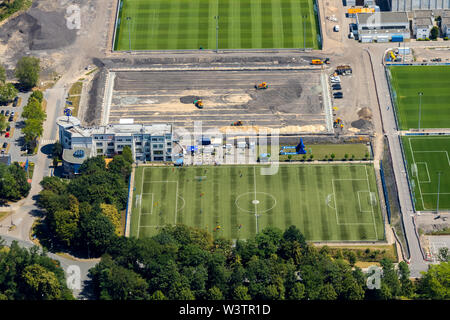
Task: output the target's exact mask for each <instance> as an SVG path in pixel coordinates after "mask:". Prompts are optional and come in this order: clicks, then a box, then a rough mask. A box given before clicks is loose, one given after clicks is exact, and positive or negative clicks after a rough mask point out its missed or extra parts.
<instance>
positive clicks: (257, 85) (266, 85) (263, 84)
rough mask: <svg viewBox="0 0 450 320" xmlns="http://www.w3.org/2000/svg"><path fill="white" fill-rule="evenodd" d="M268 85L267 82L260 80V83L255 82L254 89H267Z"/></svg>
mask: <svg viewBox="0 0 450 320" xmlns="http://www.w3.org/2000/svg"><path fill="white" fill-rule="evenodd" d="M268 87H269V85H268V84H267V82H262V83H260V84H256V85H255V89H256V90H259V89H267V88H268Z"/></svg>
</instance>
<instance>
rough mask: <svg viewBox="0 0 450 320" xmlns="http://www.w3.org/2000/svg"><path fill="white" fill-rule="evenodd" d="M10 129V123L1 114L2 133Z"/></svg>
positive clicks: (0, 130) (0, 129)
mask: <svg viewBox="0 0 450 320" xmlns="http://www.w3.org/2000/svg"><path fill="white" fill-rule="evenodd" d="M7 127H8V121H7V119H6V117H5V116H4V115H3V114H0V132H3V131H5V130H6V128H7Z"/></svg>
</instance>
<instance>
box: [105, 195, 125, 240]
mask: <svg viewBox="0 0 450 320" xmlns="http://www.w3.org/2000/svg"><path fill="white" fill-rule="evenodd" d="M100 208H101V209H102V213H103V215H105V216H106V217H107V218H108V219H109V221H111V223H112V224H113V226H114V228H115V234H116V235H118V236H120V235H121V234H122V230H121V228H122V226H121V224H120V213H119V211H117V208H116V207H115V206H114V205H112V204H106V203H102V204H100Z"/></svg>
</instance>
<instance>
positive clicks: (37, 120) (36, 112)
mask: <svg viewBox="0 0 450 320" xmlns="http://www.w3.org/2000/svg"><path fill="white" fill-rule="evenodd" d="M43 100H44V95H43V93H42V92H41V91H34V92H33V93H32V94H31V96H30V98H29V99H28V103H27V105H26V106H25V107H24V108H23V112H22V118H24V119H25V126H24V128H23V129H22V132H23V134H24V136H25V142H26V143H27V145H28V147H29V150H33V149H34V147H35V146H36V143H37V139H38V138H39V137H40V136H41V135H42V133H43V132H44V127H43V125H44V121H45V119H46V118H47V114H46V113H45V111H44V110H43V108H42V102H43Z"/></svg>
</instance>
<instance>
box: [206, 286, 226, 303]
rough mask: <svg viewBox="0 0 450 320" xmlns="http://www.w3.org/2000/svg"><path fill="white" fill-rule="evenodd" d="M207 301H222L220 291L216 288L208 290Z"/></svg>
mask: <svg viewBox="0 0 450 320" xmlns="http://www.w3.org/2000/svg"><path fill="white" fill-rule="evenodd" d="M208 299H209V300H223V294H222V291H220V289H219V288H217V287H212V288H210V289H209V290H208Z"/></svg>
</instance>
